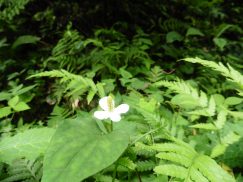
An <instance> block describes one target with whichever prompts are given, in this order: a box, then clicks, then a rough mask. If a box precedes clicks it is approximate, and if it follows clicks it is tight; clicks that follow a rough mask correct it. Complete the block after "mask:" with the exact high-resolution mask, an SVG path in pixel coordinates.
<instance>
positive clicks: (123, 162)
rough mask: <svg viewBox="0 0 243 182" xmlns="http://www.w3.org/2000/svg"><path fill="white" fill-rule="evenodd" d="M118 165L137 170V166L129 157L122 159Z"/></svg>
mask: <svg viewBox="0 0 243 182" xmlns="http://www.w3.org/2000/svg"><path fill="white" fill-rule="evenodd" d="M118 164H119V165H121V166H124V167H126V168H128V169H130V170H134V169H135V168H136V164H135V163H134V162H133V161H132V160H131V159H129V158H128V157H122V158H120V159H119V160H118Z"/></svg>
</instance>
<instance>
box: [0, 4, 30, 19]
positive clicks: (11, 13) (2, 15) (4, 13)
mask: <svg viewBox="0 0 243 182" xmlns="http://www.w3.org/2000/svg"><path fill="white" fill-rule="evenodd" d="M30 1H31V0H18V1H15V0H8V1H5V0H0V8H1V6H2V5H4V9H2V10H1V11H0V19H1V20H12V19H13V18H14V17H15V16H16V15H18V14H19V13H20V11H21V10H23V9H24V8H25V6H26V5H27V4H28V3H29V2H30Z"/></svg>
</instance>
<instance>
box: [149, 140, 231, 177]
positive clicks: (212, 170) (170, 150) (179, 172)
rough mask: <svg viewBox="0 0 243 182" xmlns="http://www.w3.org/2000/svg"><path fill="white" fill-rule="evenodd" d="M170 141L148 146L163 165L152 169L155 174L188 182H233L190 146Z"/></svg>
mask: <svg viewBox="0 0 243 182" xmlns="http://www.w3.org/2000/svg"><path fill="white" fill-rule="evenodd" d="M171 141H172V142H168V143H161V144H155V145H153V146H150V148H151V149H154V150H156V151H158V152H159V153H158V154H157V155H156V156H157V157H158V158H160V159H161V160H162V161H164V164H162V165H159V166H157V167H155V168H154V171H155V172H156V173H157V174H163V175H167V176H171V177H175V178H180V179H183V180H184V181H190V182H191V181H197V182H199V181H200V182H201V181H202V182H204V181H205V182H206V181H211V182H233V181H235V180H234V178H233V176H231V175H230V174H228V173H227V172H226V171H224V170H223V169H222V168H221V167H220V166H219V165H218V164H217V163H216V162H215V161H214V160H213V159H211V158H210V157H208V156H206V155H203V154H200V153H197V152H196V151H195V150H194V149H193V148H192V147H191V146H190V145H188V144H186V143H184V142H182V141H180V140H177V139H174V138H173V139H172V138H171ZM166 161H168V162H166Z"/></svg>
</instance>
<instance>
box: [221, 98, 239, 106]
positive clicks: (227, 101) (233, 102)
mask: <svg viewBox="0 0 243 182" xmlns="http://www.w3.org/2000/svg"><path fill="white" fill-rule="evenodd" d="M242 101H243V99H242V98H239V97H227V98H226V99H225V102H224V103H225V104H227V105H237V104H240V103H241V102H242Z"/></svg>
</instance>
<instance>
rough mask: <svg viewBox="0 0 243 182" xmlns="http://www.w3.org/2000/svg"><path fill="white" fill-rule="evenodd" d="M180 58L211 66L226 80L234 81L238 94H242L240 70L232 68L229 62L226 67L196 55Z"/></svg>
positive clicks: (242, 81) (242, 78)
mask: <svg viewBox="0 0 243 182" xmlns="http://www.w3.org/2000/svg"><path fill="white" fill-rule="evenodd" d="M182 60H184V61H187V62H191V63H199V64H201V65H203V66H205V67H209V68H212V69H213V70H215V71H218V72H220V73H221V74H222V75H223V76H225V77H226V78H227V79H228V80H230V81H232V82H234V83H236V84H237V85H238V86H239V88H240V95H243V75H242V74H241V73H240V72H238V71H237V70H235V69H234V68H232V67H231V66H230V65H229V64H228V65H227V67H226V66H225V65H223V64H222V63H215V62H213V61H207V60H203V59H200V58H198V57H196V58H185V59H182Z"/></svg>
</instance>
